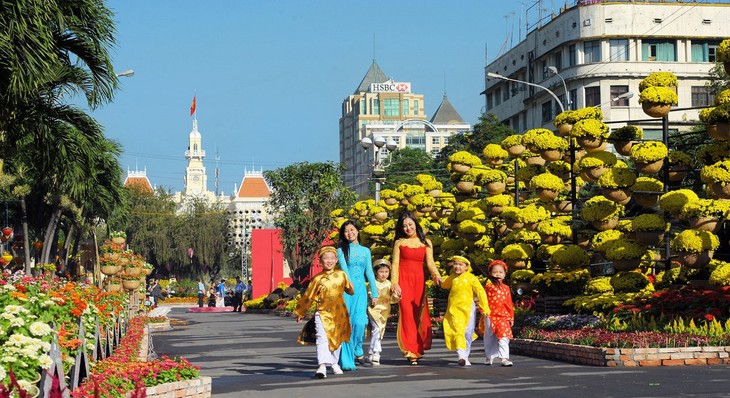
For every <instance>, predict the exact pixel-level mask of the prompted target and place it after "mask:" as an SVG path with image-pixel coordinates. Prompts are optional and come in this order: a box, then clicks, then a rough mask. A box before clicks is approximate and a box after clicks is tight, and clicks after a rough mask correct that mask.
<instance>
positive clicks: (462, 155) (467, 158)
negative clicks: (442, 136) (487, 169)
mask: <svg viewBox="0 0 730 398" xmlns="http://www.w3.org/2000/svg"><path fill="white" fill-rule="evenodd" d="M449 162H450V163H462V164H466V165H469V166H475V165H478V164H482V160H481V159H479V157H478V156H474V155H472V154H471V153H469V152H468V151H458V152H455V153H453V154H452V155H451V156H449Z"/></svg>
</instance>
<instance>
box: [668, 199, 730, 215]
mask: <svg viewBox="0 0 730 398" xmlns="http://www.w3.org/2000/svg"><path fill="white" fill-rule="evenodd" d="M728 215H730V201H727V200H713V199H700V200H698V201H695V202H690V203H687V204H686V205H684V207H682V211H681V213H680V215H679V216H680V217H681V218H682V219H684V220H690V219H692V218H696V217H712V218H719V219H727V218H728Z"/></svg>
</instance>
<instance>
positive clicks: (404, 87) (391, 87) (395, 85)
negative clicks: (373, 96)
mask: <svg viewBox="0 0 730 398" xmlns="http://www.w3.org/2000/svg"><path fill="white" fill-rule="evenodd" d="M370 92H371V93H410V92H411V83H399V82H390V81H389V82H385V83H371V84H370Z"/></svg>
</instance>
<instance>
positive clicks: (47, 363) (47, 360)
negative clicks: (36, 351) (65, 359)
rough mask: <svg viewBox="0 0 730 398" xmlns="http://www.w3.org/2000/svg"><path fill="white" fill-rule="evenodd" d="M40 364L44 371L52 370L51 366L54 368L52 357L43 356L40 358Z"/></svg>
mask: <svg viewBox="0 0 730 398" xmlns="http://www.w3.org/2000/svg"><path fill="white" fill-rule="evenodd" d="M38 362H40V364H41V368H43V369H50V368H51V366H53V360H52V359H51V357H50V356H48V355H46V354H43V355H41V356H40V358H38Z"/></svg>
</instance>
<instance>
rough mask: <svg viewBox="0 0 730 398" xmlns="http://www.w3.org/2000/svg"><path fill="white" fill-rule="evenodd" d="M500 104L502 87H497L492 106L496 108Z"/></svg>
mask: <svg viewBox="0 0 730 398" xmlns="http://www.w3.org/2000/svg"><path fill="white" fill-rule="evenodd" d="M501 103H502V87H497V88H496V89H495V90H494V105H495V106H497V105H499V104H501Z"/></svg>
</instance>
